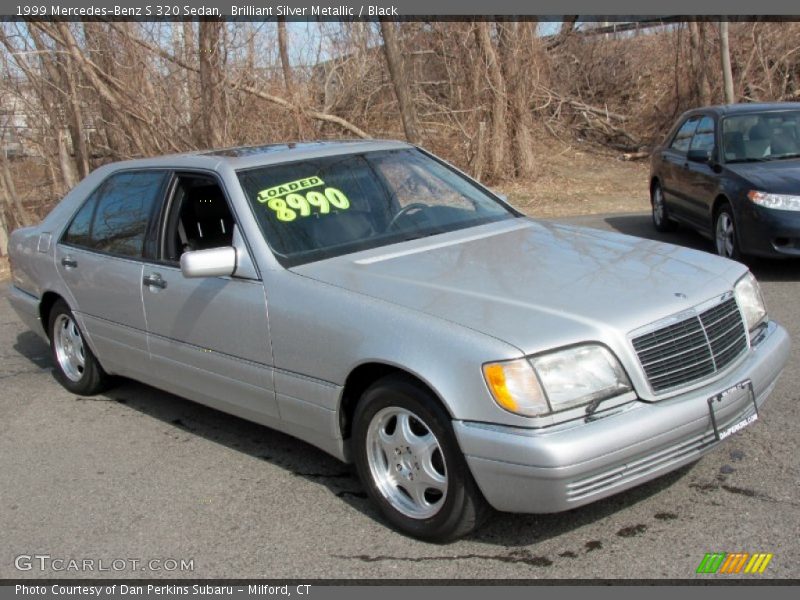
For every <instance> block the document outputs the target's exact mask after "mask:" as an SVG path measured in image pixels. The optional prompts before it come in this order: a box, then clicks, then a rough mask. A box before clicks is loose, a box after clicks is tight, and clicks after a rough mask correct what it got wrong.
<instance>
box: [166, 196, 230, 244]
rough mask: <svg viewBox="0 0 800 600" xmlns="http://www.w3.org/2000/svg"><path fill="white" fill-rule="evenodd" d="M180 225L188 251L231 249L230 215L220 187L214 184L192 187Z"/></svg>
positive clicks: (186, 198)
mask: <svg viewBox="0 0 800 600" xmlns="http://www.w3.org/2000/svg"><path fill="white" fill-rule="evenodd" d="M180 223H181V225H182V226H183V232H181V231H180V230H179V232H178V234H179V235H181V234H183V235H185V237H186V239H185V241H184V240H181V241H182V245H183V246H188V248H185V249H187V250H206V249H208V248H219V247H221V246H230V245H231V244H232V243H233V216H232V215H231V211H230V208H228V203H227V202H226V201H225V196H224V195H223V193H222V190H220V189H219V186H218V185H216V184H211V185H201V186H195V187H191V188H189V189H188V190H186V196H185V198H184V200H183V204H182V206H181V215H180Z"/></svg>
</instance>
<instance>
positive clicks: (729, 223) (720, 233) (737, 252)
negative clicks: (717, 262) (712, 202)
mask: <svg viewBox="0 0 800 600" xmlns="http://www.w3.org/2000/svg"><path fill="white" fill-rule="evenodd" d="M714 248H715V249H716V251H717V254H719V255H720V256H724V257H725V258H730V259H731V260H741V259H742V252H741V249H740V248H739V239H738V232H737V230H736V221H735V220H734V217H733V209H732V208H731V206H730V204H723V205H722V206H721V207H720V208H719V210H718V211H717V214H716V216H715V217H714Z"/></svg>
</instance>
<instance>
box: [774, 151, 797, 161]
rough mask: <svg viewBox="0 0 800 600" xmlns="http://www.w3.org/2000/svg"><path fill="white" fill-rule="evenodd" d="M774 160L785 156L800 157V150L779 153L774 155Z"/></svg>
mask: <svg viewBox="0 0 800 600" xmlns="http://www.w3.org/2000/svg"><path fill="white" fill-rule="evenodd" d="M772 158H773V160H783V159H784V158H800V152H790V153H789V154H779V155H778V156H773V157H772Z"/></svg>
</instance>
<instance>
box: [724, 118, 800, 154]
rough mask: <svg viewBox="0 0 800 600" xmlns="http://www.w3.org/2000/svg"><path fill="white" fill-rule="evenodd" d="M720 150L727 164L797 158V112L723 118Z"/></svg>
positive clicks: (799, 129)
mask: <svg viewBox="0 0 800 600" xmlns="http://www.w3.org/2000/svg"><path fill="white" fill-rule="evenodd" d="M722 149H723V152H724V156H725V160H726V162H729V163H731V162H754V161H765V160H779V159H785V158H796V157H798V156H800V111H779V112H764V113H749V114H744V115H735V116H731V117H726V118H725V119H723V121H722Z"/></svg>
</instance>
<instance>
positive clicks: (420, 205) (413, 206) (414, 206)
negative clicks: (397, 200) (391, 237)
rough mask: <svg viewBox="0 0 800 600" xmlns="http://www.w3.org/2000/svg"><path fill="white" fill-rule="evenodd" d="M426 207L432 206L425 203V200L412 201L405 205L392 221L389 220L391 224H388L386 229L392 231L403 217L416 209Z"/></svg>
mask: <svg viewBox="0 0 800 600" xmlns="http://www.w3.org/2000/svg"><path fill="white" fill-rule="evenodd" d="M426 208H430V206H429V205H427V204H425V203H424V202H412V203H411V204H408V205H406V206H404V207H403V208H401V209H400V210H399V211H397V214H396V215H395V216H393V217H392V220H391V221H389V224H388V225H387V226H386V231H391V230H392V228H393V227H394V226H395V224H396V223H397V221H399V220H400V218H401V217H404V216H406V215H408V214H410V213H412V212H414V211H420V210H425V209H426Z"/></svg>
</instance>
